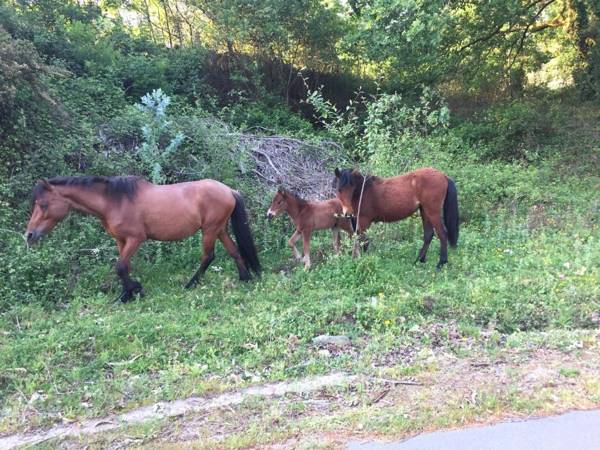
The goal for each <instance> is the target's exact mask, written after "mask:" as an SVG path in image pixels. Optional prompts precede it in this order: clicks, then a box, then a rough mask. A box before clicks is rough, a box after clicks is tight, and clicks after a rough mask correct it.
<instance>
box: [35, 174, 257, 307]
mask: <svg viewBox="0 0 600 450" xmlns="http://www.w3.org/2000/svg"><path fill="white" fill-rule="evenodd" d="M71 209H74V210H76V211H80V212H83V213H86V214H91V215H93V216H96V217H97V218H98V219H99V220H100V222H101V223H102V226H103V227H104V229H105V230H106V232H107V233H108V234H110V235H111V236H112V237H113V238H114V239H115V241H116V243H117V248H118V249H119V261H118V262H117V265H116V271H117V274H118V276H119V278H121V281H122V284H123V292H122V293H121V295H120V296H119V298H118V299H117V300H121V301H122V302H126V301H128V300H130V299H131V298H132V297H133V295H134V294H138V293H139V294H140V295H142V294H143V292H144V291H143V289H142V285H141V284H140V283H139V282H138V281H135V280H133V279H131V278H130V276H129V260H130V259H131V257H132V256H133V254H134V253H135V252H136V250H137V249H138V248H139V246H140V245H141V244H142V242H144V241H146V240H147V239H154V240H157V241H175V240H179V239H184V238H186V237H188V236H191V235H192V234H194V233H196V232H197V231H198V230H202V247H203V255H202V259H201V261H200V268H199V269H198V270H197V272H196V273H195V274H194V276H193V277H192V279H191V280H190V281H189V282H188V284H187V285H186V287H187V288H190V287H193V286H194V285H195V284H196V283H198V281H199V279H200V276H201V275H202V274H204V272H205V271H206V269H207V268H208V266H209V265H210V263H211V262H212V261H213V259H214V257H215V252H214V249H215V241H216V240H217V239H219V240H220V241H221V242H222V243H223V246H224V247H225V249H226V250H227V252H228V253H229V255H230V256H231V257H232V258H233V259H234V260H235V263H236V265H237V269H238V273H239V276H240V280H242V281H246V280H249V279H250V273H249V271H248V270H249V269H250V270H252V271H254V272H255V273H256V274H257V275H258V274H260V263H259V262H258V256H257V254H256V249H255V247H254V241H253V239H252V233H251V232H250V227H249V226H248V217H247V215H246V209H245V207H244V201H243V200H242V197H241V196H240V194H239V193H238V192H236V191H234V190H233V189H231V188H230V187H228V186H226V185H224V184H223V183H220V182H218V181H215V180H199V181H190V182H187V183H177V184H170V185H160V186H159V185H156V184H152V183H150V182H148V181H146V180H144V179H142V178H138V177H97V176H88V177H57V178H51V179H50V180H41V181H39V182H38V184H37V185H36V186H35V188H34V189H33V210H32V213H31V218H30V219H29V224H28V225H27V231H26V237H27V241H28V242H30V243H34V242H36V241H38V240H39V239H40V238H41V237H42V236H43V235H45V234H47V233H49V232H50V231H51V230H52V229H53V228H54V227H55V226H56V224H57V223H58V222H60V221H61V220H62V219H64V218H65V216H66V215H67V214H68V213H69V211H70V210H71ZM230 219H231V224H232V228H233V232H234V234H235V237H236V241H237V244H238V245H237V246H236V245H235V243H234V242H233V241H232V239H231V237H230V236H229V234H228V232H227V224H228V222H229V221H230Z"/></svg>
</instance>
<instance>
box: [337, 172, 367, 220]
mask: <svg viewBox="0 0 600 450" xmlns="http://www.w3.org/2000/svg"><path fill="white" fill-rule="evenodd" d="M363 179H364V177H363V176H362V175H361V174H360V172H359V171H358V170H352V169H337V168H336V169H335V179H334V187H335V192H336V196H337V198H338V200H339V201H340V203H341V204H342V211H343V213H344V215H351V216H353V215H354V214H355V211H354V206H353V204H352V203H353V200H356V201H358V198H359V197H360V191H361V189H362V184H363Z"/></svg>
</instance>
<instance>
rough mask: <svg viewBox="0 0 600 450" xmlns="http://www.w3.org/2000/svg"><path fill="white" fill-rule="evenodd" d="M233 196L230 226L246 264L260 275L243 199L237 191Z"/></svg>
mask: <svg viewBox="0 0 600 450" xmlns="http://www.w3.org/2000/svg"><path fill="white" fill-rule="evenodd" d="M233 196H234V197H235V208H233V213H231V227H232V228H233V234H235V240H236V241H237V245H238V249H239V251H240V256H241V257H242V259H243V260H244V263H245V264H246V266H247V267H248V268H249V269H251V270H252V271H253V272H254V273H255V274H256V275H259V276H260V271H261V268H260V262H259V261H258V254H257V253H256V247H255V246H254V239H253V238H252V232H251V231H250V226H249V225H248V214H247V213H246V207H245V206H244V199H243V198H242V196H241V195H240V194H238V193H237V192H234V193H233Z"/></svg>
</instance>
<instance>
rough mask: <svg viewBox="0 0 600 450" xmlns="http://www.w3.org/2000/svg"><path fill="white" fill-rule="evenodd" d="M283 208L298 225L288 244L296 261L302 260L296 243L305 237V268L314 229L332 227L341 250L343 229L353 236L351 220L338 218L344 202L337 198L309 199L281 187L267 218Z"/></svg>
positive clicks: (336, 248)
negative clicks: (317, 200)
mask: <svg viewBox="0 0 600 450" xmlns="http://www.w3.org/2000/svg"><path fill="white" fill-rule="evenodd" d="M282 211H285V212H287V213H288V214H289V216H290V218H291V219H292V222H294V225H295V226H296V231H294V234H292V237H290V239H289V241H288V244H289V245H290V247H292V252H293V254H294V258H296V260H300V259H302V257H301V255H300V253H299V252H298V249H297V248H296V242H297V241H298V239H300V236H302V244H303V254H304V267H306V268H307V269H308V268H310V236H311V234H312V232H313V231H314V230H324V229H331V231H332V232H333V249H334V251H336V252H338V251H339V248H340V228H341V229H343V230H344V231H346V232H347V233H348V234H349V235H352V225H351V224H350V220H349V219H345V218H337V217H335V215H338V214H340V213H341V212H342V204H341V203H340V202H339V200H338V199H336V198H332V199H330V200H324V201H321V202H309V201H306V200H303V199H301V198H300V197H298V196H297V195H296V194H293V193H291V192H289V191H286V190H285V189H283V188H279V189H278V190H277V193H276V194H275V197H273V201H272V202H271V206H269V210H268V211H267V217H268V218H269V219H271V218H273V217H275V216H276V215H278V214H279V213H281V212H282Z"/></svg>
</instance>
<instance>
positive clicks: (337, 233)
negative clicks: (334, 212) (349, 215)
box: [331, 226, 340, 253]
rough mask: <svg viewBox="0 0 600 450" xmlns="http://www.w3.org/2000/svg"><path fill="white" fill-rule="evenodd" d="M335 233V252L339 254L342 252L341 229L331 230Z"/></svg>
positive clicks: (335, 227)
mask: <svg viewBox="0 0 600 450" xmlns="http://www.w3.org/2000/svg"><path fill="white" fill-rule="evenodd" d="M331 232H332V233H333V251H334V252H335V253H339V251H340V229H339V228H338V227H337V226H334V227H333V228H332V229H331Z"/></svg>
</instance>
